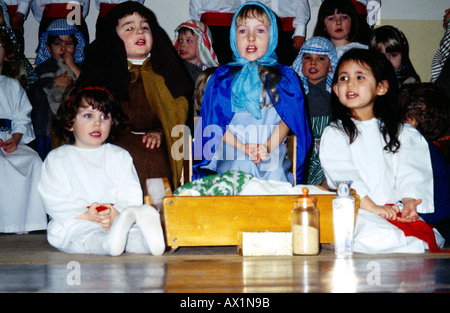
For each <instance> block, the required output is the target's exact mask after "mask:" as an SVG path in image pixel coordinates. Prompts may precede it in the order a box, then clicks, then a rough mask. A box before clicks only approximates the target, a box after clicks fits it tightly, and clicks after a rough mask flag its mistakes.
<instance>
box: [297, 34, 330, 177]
mask: <svg viewBox="0 0 450 313" xmlns="http://www.w3.org/2000/svg"><path fill="white" fill-rule="evenodd" d="M337 62H338V60H337V57H336V49H335V47H334V45H333V43H332V42H331V41H330V40H328V39H326V38H325V37H319V36H317V37H313V38H310V39H308V40H307V41H306V42H305V44H304V45H303V46H302V48H301V49H300V52H299V54H298V56H297V58H296V59H295V61H294V63H293V64H292V68H293V69H294V70H295V71H296V72H297V74H298V75H299V77H300V81H301V82H302V85H303V89H304V91H305V94H306V95H307V103H308V105H307V110H308V117H309V122H310V124H309V125H310V127H311V134H312V135H313V137H314V146H313V149H311V152H310V158H309V164H308V171H307V176H306V180H305V182H306V183H307V184H310V185H321V184H322V183H324V180H325V174H324V173H323V170H322V167H321V166H320V160H319V145H320V137H321V136H322V132H323V130H324V129H325V127H326V126H327V125H328V122H329V120H330V118H331V115H332V112H331V104H330V99H331V86H332V81H333V75H334V70H335V68H336V65H337Z"/></svg>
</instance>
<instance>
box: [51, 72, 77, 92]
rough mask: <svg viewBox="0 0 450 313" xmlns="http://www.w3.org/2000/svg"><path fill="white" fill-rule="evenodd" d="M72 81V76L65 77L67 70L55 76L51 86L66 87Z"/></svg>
mask: <svg viewBox="0 0 450 313" xmlns="http://www.w3.org/2000/svg"><path fill="white" fill-rule="evenodd" d="M71 83H72V77H67V71H66V72H64V73H62V74H61V75H59V76H56V77H55V81H54V83H53V87H64V88H65V87H67V86H69V85H70V84H71Z"/></svg>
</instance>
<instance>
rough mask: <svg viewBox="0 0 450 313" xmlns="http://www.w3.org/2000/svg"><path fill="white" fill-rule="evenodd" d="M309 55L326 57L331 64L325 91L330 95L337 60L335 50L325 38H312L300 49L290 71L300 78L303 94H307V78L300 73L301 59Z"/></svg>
mask: <svg viewBox="0 0 450 313" xmlns="http://www.w3.org/2000/svg"><path fill="white" fill-rule="evenodd" d="M305 53H311V54H320V55H327V56H328V58H329V59H330V62H331V67H332V68H333V70H332V71H331V72H328V76H327V91H328V92H330V93H331V87H332V82H333V75H334V71H335V70H336V66H337V63H338V59H337V56H336V49H335V48H334V45H333V43H332V42H331V41H330V40H328V39H327V38H325V37H320V36H317V37H312V38H310V39H308V40H307V41H306V42H305V43H304V44H303V46H302V48H301V49H300V51H299V53H298V56H297V58H296V59H295V61H294V63H293V64H292V66H291V67H292V69H293V70H294V71H296V72H297V74H298V76H300V80H301V82H302V85H303V88H304V90H305V93H306V94H308V91H309V88H308V78H307V77H306V76H305V74H303V71H302V65H303V64H302V58H303V54H305Z"/></svg>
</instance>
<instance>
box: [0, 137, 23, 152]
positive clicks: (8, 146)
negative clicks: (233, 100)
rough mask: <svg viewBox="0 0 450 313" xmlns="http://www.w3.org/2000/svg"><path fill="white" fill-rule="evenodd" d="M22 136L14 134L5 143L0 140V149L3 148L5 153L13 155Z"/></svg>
mask: <svg viewBox="0 0 450 313" xmlns="http://www.w3.org/2000/svg"><path fill="white" fill-rule="evenodd" d="M21 138H22V134H20V133H14V134H13V135H12V137H11V138H9V139H8V140H6V141H3V140H1V139H0V148H3V151H4V152H5V153H13V152H14V151H16V150H17V146H18V145H19V142H20V139H21Z"/></svg>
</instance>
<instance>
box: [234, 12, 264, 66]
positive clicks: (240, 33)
mask: <svg viewBox="0 0 450 313" xmlns="http://www.w3.org/2000/svg"><path fill="white" fill-rule="evenodd" d="M269 42H270V21H269V19H267V18H266V17H264V18H263V22H261V21H259V20H258V19H256V18H246V19H243V23H242V24H239V25H236V47H237V50H238V52H239V55H240V56H241V57H242V58H244V59H246V60H248V61H250V62H252V61H256V60H258V59H260V58H262V57H263V56H264V55H265V54H266V52H267V50H268V49H269Z"/></svg>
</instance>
